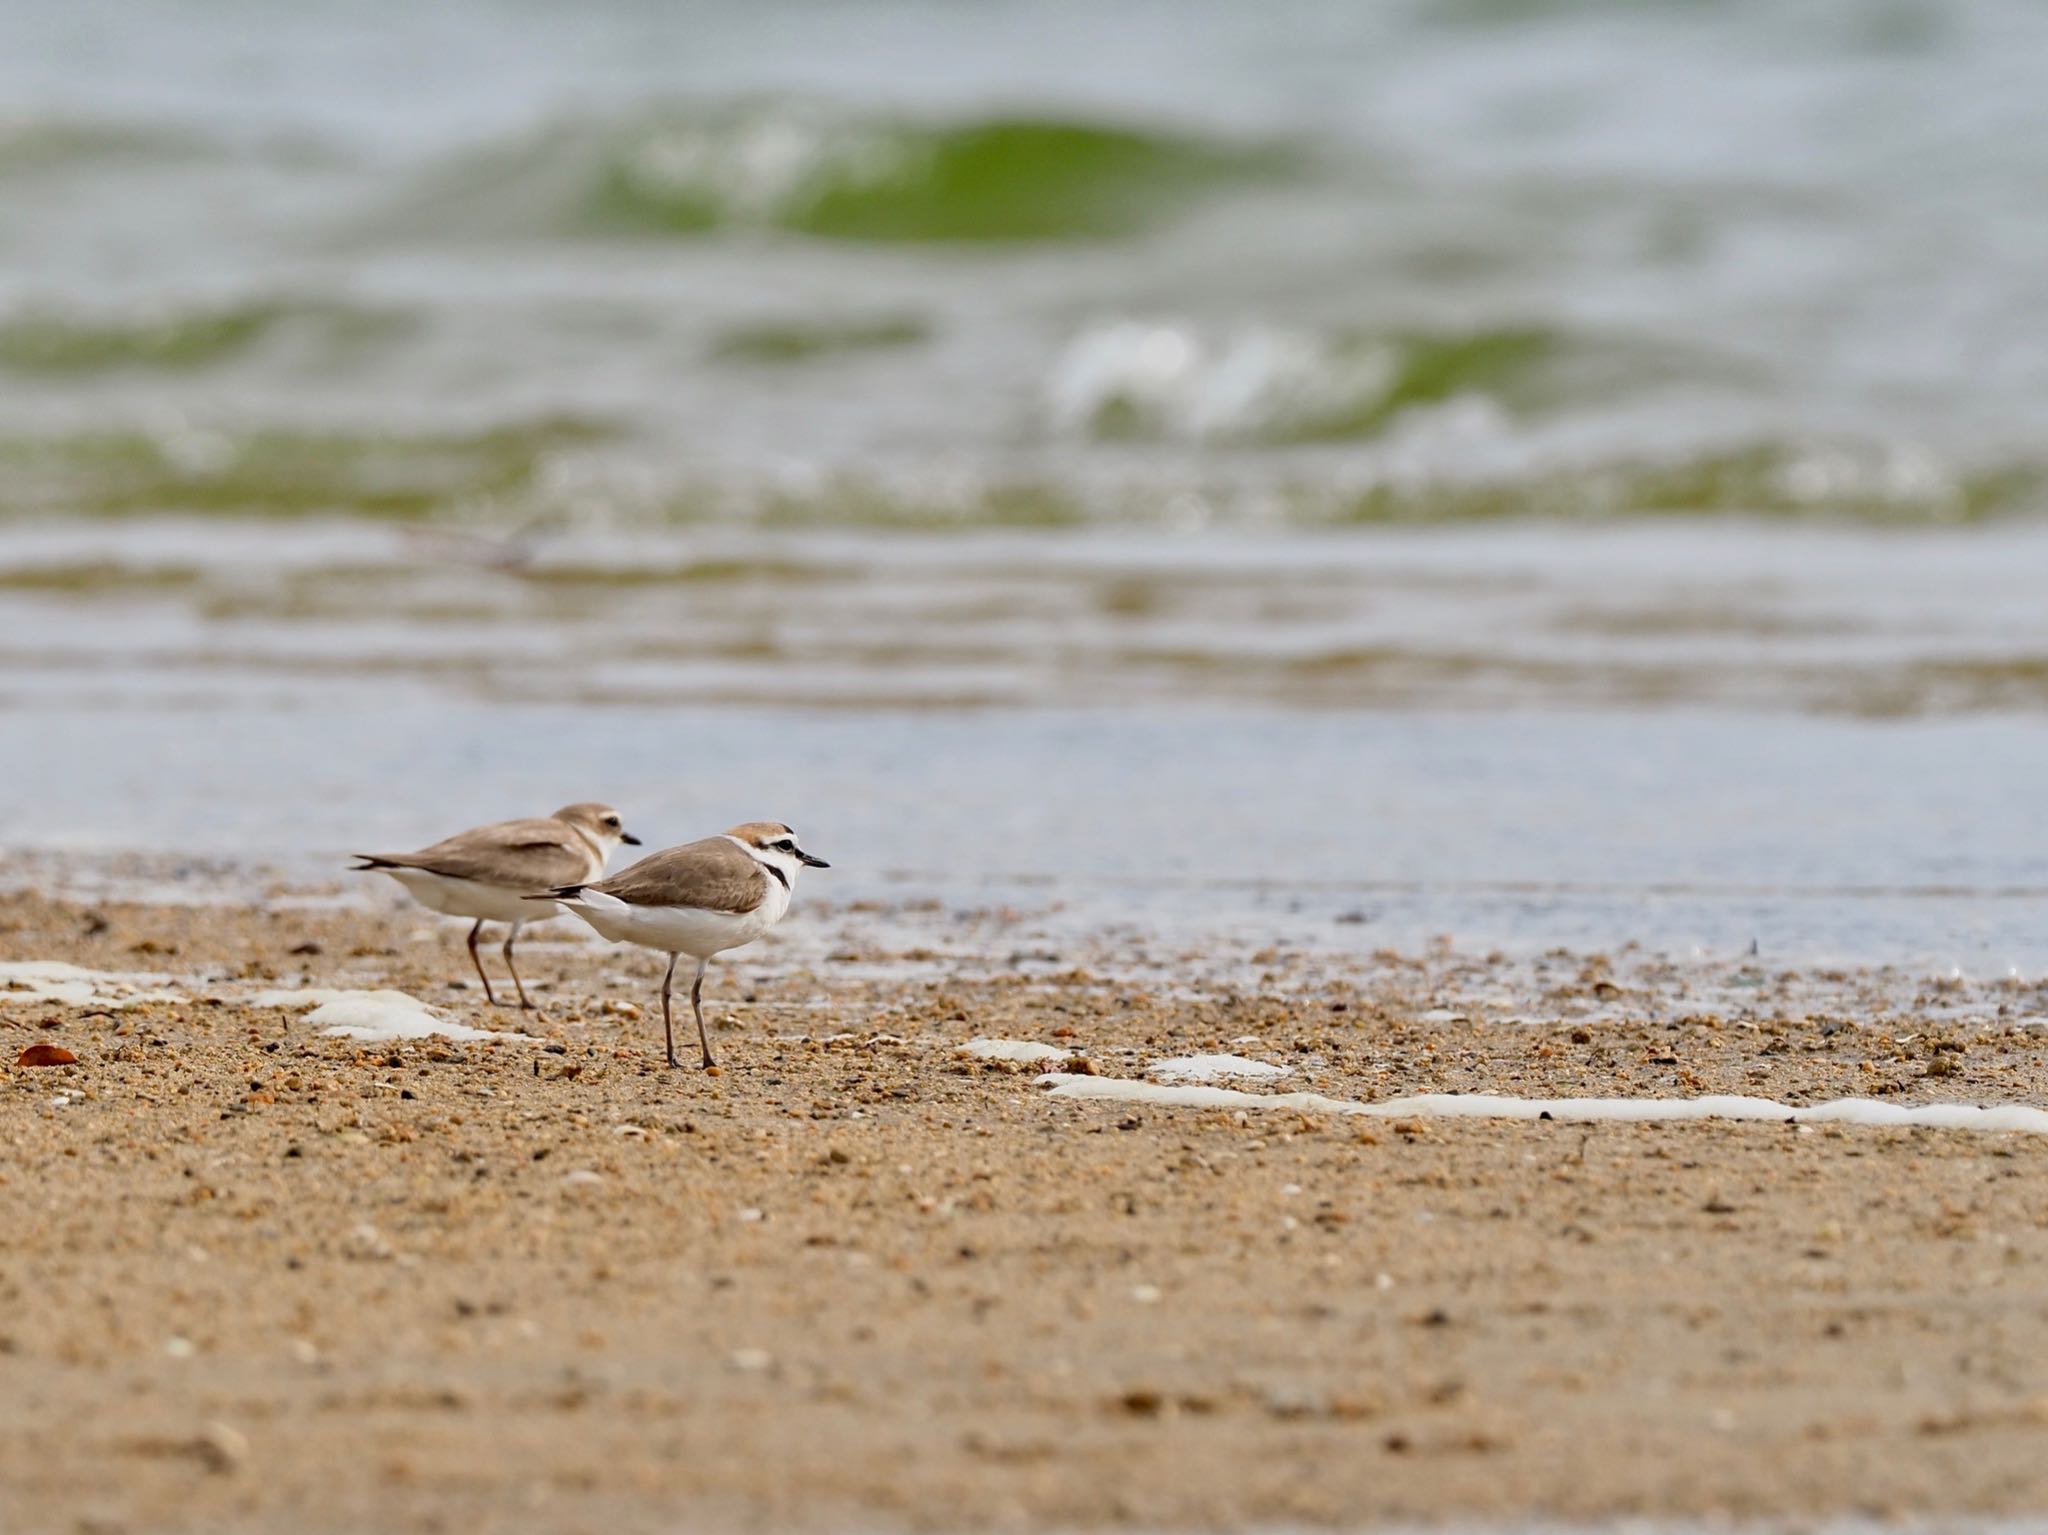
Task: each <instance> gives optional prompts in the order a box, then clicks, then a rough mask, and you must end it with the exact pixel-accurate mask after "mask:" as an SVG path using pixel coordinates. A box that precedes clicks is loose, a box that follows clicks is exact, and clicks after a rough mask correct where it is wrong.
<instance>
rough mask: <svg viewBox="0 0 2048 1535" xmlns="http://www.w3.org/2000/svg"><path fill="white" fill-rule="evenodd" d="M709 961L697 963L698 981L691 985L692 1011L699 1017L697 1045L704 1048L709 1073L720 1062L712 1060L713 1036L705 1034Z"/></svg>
mask: <svg viewBox="0 0 2048 1535" xmlns="http://www.w3.org/2000/svg"><path fill="white" fill-rule="evenodd" d="M710 963H711V961H710V960H708V959H700V960H698V961H697V979H696V980H694V981H692V982H691V983H690V1010H691V1011H692V1012H694V1013H695V1014H696V1015H697V1043H698V1044H700V1045H702V1046H703V1047H704V1069H705V1070H706V1071H709V1070H710V1069H711V1068H712V1067H713V1066H716V1065H717V1064H718V1062H716V1061H714V1060H713V1059H711V1036H710V1035H708V1034H706V1033H705V1032H704V967H705V966H706V965H708V964H710Z"/></svg>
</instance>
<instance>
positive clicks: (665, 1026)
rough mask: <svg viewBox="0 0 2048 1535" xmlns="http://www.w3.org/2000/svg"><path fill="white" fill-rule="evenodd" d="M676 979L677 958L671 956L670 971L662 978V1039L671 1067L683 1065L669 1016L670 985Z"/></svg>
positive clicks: (669, 961)
mask: <svg viewBox="0 0 2048 1535" xmlns="http://www.w3.org/2000/svg"><path fill="white" fill-rule="evenodd" d="M675 978H676V956H675V955H673V954H671V955H669V957H668V969H667V971H666V972H664V973H663V975H662V977H661V1038H662V1042H663V1043H664V1044H666V1045H667V1046H668V1063H669V1065H671V1066H680V1065H682V1064H683V1063H682V1062H681V1061H679V1060H677V1059H676V1030H675V1025H674V1024H673V1023H671V1022H670V1021H669V1014H668V988H669V983H670V982H672V981H674V980H675Z"/></svg>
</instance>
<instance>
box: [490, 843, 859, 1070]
mask: <svg viewBox="0 0 2048 1535" xmlns="http://www.w3.org/2000/svg"><path fill="white" fill-rule="evenodd" d="M807 866H808V867H810V868H813V869H829V868H830V867H831V865H830V864H828V863H826V862H825V860H824V859H822V858H813V857H812V856H811V855H810V854H809V853H806V852H805V851H804V850H803V849H802V848H801V847H799V846H797V840H796V833H795V832H793V831H791V830H790V829H789V828H788V827H787V826H784V825H783V824H782V823H781V822H780V821H748V822H747V823H745V824H744V825H741V826H735V827H733V829H732V830H731V831H728V832H724V833H722V834H720V835H719V836H716V837H706V838H704V839H703V840H702V841H699V842H686V843H684V844H683V845H682V846H681V847H670V848H663V849H662V850H661V851H660V852H658V853H649V854H648V855H647V856H646V857H645V858H643V859H641V860H640V861H639V862H638V863H636V864H633V865H632V866H631V867H629V868H625V869H621V870H620V871H619V872H618V873H617V874H614V875H613V876H612V877H611V878H610V879H607V880H602V881H598V882H595V883H592V882H589V881H585V882H582V883H578V884H567V885H555V886H552V887H550V888H549V890H548V891H547V893H546V894H544V895H536V896H532V897H529V899H531V900H536V901H554V902H557V903H559V904H560V905H562V906H566V907H567V908H568V909H569V910H570V911H573V912H574V913H576V915H577V916H579V917H581V918H582V919H583V920H584V921H585V922H588V923H589V924H590V925H591V926H592V927H593V928H595V929H596V930H597V932H598V934H599V935H600V936H602V937H605V938H609V939H610V940H611V941H612V942H613V943H633V944H638V945H640V947H642V948H644V949H653V950H655V951H657V952H658V953H662V954H666V955H667V956H668V969H667V971H665V972H664V973H663V975H662V977H661V1032H662V1040H663V1043H664V1044H665V1045H666V1046H667V1047H668V1063H669V1065H671V1066H680V1065H681V1064H682V1062H680V1061H678V1060H677V1059H676V1032H675V1024H674V1021H673V1020H672V1018H671V1016H670V1013H669V991H670V988H671V987H672V986H673V985H674V984H675V978H676V961H677V960H678V959H679V958H681V957H682V956H683V955H685V954H687V955H689V956H690V958H692V959H694V960H695V961H696V962H697V977H696V979H695V980H693V981H692V982H691V983H690V1010H691V1011H692V1012H694V1013H695V1014H696V1015H697V1043H698V1044H699V1045H700V1046H702V1047H703V1050H704V1069H705V1070H707V1071H709V1070H710V1069H711V1068H712V1067H713V1066H715V1065H716V1064H717V1063H716V1062H715V1061H713V1060H712V1059H711V1038H710V1036H709V1035H708V1034H707V1033H706V1032H705V1030H704V967H705V966H706V965H708V964H710V963H711V956H712V955H714V954H718V953H722V952H723V951H724V950H726V949H737V948H738V947H739V946H740V945H741V944H746V943H752V942H753V941H754V940H755V939H756V938H759V937H760V936H761V935H762V934H763V933H765V932H767V931H768V929H769V928H771V927H773V926H774V925H775V924H776V923H777V922H779V921H781V920H782V914H783V913H784V912H786V911H788V910H789V899H790V896H791V895H792V894H793V893H794V892H795V889H796V876H797V873H798V871H799V870H801V869H803V868H805V867H807Z"/></svg>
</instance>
